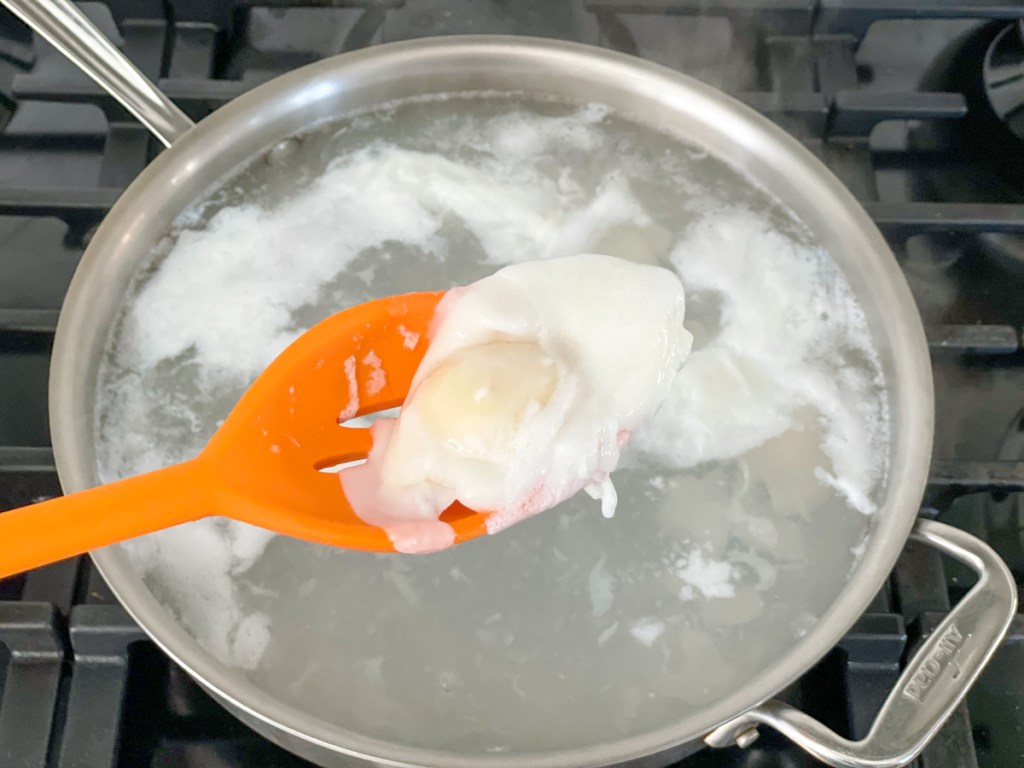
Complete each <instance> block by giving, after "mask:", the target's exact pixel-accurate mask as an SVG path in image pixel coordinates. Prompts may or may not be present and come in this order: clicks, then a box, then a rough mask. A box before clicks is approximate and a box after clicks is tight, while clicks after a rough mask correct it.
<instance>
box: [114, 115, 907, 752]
mask: <svg viewBox="0 0 1024 768" xmlns="http://www.w3.org/2000/svg"><path fill="white" fill-rule="evenodd" d="M586 251H589V252H599V253H607V254H611V255H616V256H622V257H625V258H630V259H634V260H637V261H643V262H649V263H654V264H661V265H665V266H670V267H672V268H674V269H675V270H676V271H677V272H678V273H679V275H680V276H681V278H682V279H683V282H684V285H685V286H686V288H687V292H688V305H689V306H688V310H687V314H688V317H687V325H688V327H690V329H691V330H692V331H693V333H694V335H695V337H696V344H695V352H694V353H693V355H692V356H691V358H690V360H689V362H688V363H687V365H686V366H685V368H684V370H683V373H682V374H681V376H680V378H679V380H678V381H677V383H676V385H675V388H674V390H673V393H672V395H671V396H670V398H669V400H668V402H667V403H666V405H665V407H664V408H662V410H661V411H659V413H658V414H657V415H656V417H655V418H654V420H653V421H652V422H651V423H649V424H648V425H647V426H646V427H645V428H643V429H642V430H640V431H639V432H637V433H636V434H635V435H634V439H633V441H632V443H631V446H630V453H629V454H628V455H627V456H626V457H625V460H624V465H623V467H622V468H621V469H620V470H619V471H618V472H616V475H615V482H616V485H617V487H618V488H619V495H620V506H619V512H618V514H617V515H616V517H615V518H614V519H612V520H606V519H604V518H602V517H601V515H600V513H599V510H598V508H597V506H596V505H595V503H594V502H592V501H591V500H589V499H587V498H586V497H583V496H580V497H577V498H575V499H573V500H571V501H570V502H568V503H565V504H563V505H561V506H560V507H558V508H557V509H555V510H554V511H551V512H549V513H546V514H544V515H541V516H539V517H537V518H535V519H532V520H529V521H527V522H525V523H523V524H521V525H519V526H516V527H514V528H512V529H510V530H508V531H506V532H505V533H502V534H501V535H499V536H495V537H490V538H486V539H484V540H478V541H475V542H472V543H470V544H467V545H464V546H460V547H458V548H456V549H454V550H451V551H448V552H443V553H440V554H436V555H430V556H424V557H408V556H378V555H371V554H361V553H351V552H343V551H332V550H328V549H324V548H319V547H315V546H311V545H307V544H304V543H300V542H296V541H292V540H288V539H285V538H282V537H276V538H273V537H271V536H270V535H269V534H266V533H264V532H262V531H259V530H256V529H252V528H249V527H246V526H243V525H239V524H234V523H228V522H225V521H222V520H216V519H212V520H206V521H202V522H199V523H195V524H192V525H188V526H183V527H180V528H178V529H175V530H172V531H168V532H165V533H162V534H159V535H155V536H151V537H148V538H145V539H141V540H138V541H134V542H131V543H130V544H128V545H126V547H127V549H128V551H129V554H130V555H131V557H132V560H133V562H134V563H135V564H136V567H137V568H138V570H139V571H140V572H141V573H142V574H144V576H145V579H146V582H147V584H148V585H149V586H150V588H151V589H152V590H153V592H154V594H155V595H156V596H157V597H158V599H159V600H160V601H161V602H163V603H164V604H165V605H166V606H167V607H168V609H169V610H170V611H171V612H172V613H173V614H174V615H175V616H177V617H178V619H179V620H180V621H181V623H182V624H183V625H184V626H185V627H186V628H187V629H188V630H189V631H190V632H191V633H192V634H193V635H194V636H195V637H196V638H197V640H198V641H199V642H200V643H201V644H202V645H203V646H204V647H206V648H207V649H208V650H209V651H211V652H212V653H213V654H215V655H216V656H217V657H219V658H220V659H222V660H223V661H225V662H226V663H228V664H231V665H233V666H236V667H240V668H242V669H243V670H245V673H246V674H247V675H248V676H249V677H250V678H251V679H252V680H253V681H254V682H255V683H257V684H258V685H260V686H262V687H264V688H265V689H266V690H267V691H270V692H271V693H273V694H274V695H275V696H277V697H278V698H280V699H281V700H283V701H285V702H288V703H290V704H293V705H294V706H296V707H299V708H301V709H302V710H305V711H307V712H309V713H312V714H314V715H316V716H318V717H320V718H322V719H324V720H327V721H329V722H333V723H337V724H340V725H342V726H344V727H346V728H348V729H351V730H354V731H357V732H361V733H363V734H366V735H369V736H373V737H376V738H379V739H384V740H388V741H394V742H399V743H403V744H407V745H414V746H424V747H432V748H443V749H449V750H460V751H466V752H470V753H474V754H480V753H483V752H503V751H507V752H513V753H515V752H530V751H536V750H546V749H556V748H569V747H574V746H580V745H586V744H591V743H595V742H602V741H607V740H609V739H614V738H617V737H621V736H626V735H632V734H637V733H641V732H644V731H648V730H650V729H652V728H654V727H657V726H663V725H666V724H668V723H671V722H672V721H674V720H677V719H679V718H680V717H682V716H685V715H687V714H689V713H692V712H694V711H696V710H698V709H699V708H702V707H705V706H706V705H708V704H709V703H710V702H713V701H715V700H717V699H719V698H720V697H722V696H723V695H724V694H726V693H727V692H730V691H732V690H734V689H735V688H736V687H737V686H739V685H742V684H743V683H744V682H745V681H747V680H749V679H750V677H751V676H752V675H753V674H755V673H756V672H757V671H758V670H760V669H763V668H764V667H765V666H767V665H770V664H772V663H773V661H774V660H776V659H778V658H779V657H780V656H781V655H782V654H783V653H784V652H785V651H787V650H788V649H789V648H790V647H791V646H792V645H793V643H794V640H795V639H796V638H798V637H800V636H801V635H802V634H803V633H805V632H806V631H807V630H808V629H809V628H810V627H811V626H812V625H813V623H814V622H815V620H816V617H817V616H818V615H819V614H820V612H822V611H823V610H824V609H825V608H826V607H827V606H828V605H829V604H830V602H831V601H832V600H833V599H834V598H835V596H836V594H837V593H838V592H839V590H840V589H841V587H842V586H843V584H844V583H845V581H846V579H847V576H848V573H849V571H850V569H851V567H852V565H853V564H854V558H855V550H857V545H858V544H859V543H860V542H861V540H862V538H863V536H864V534H865V531H866V530H867V526H868V524H869V521H870V517H869V514H870V513H871V511H872V510H873V508H874V504H875V503H876V502H877V500H878V498H879V496H880V493H881V486H882V485H883V484H884V480H885V477H884V475H885V469H886V461H887V459H886V456H887V447H888V434H887V418H888V417H887V406H886V401H885V393H884V388H883V382H882V378H881V374H880V370H879V366H878V362H877V357H876V355H875V353H874V351H873V349H872V346H871V341H870V338H869V336H868V334H867V331H866V329H865V324H864V319H863V317H862V314H861V312H860V310H859V308H858V306H857V304H856V303H855V301H854V300H853V298H852V295H851V294H850V291H849V289H848V287H847V285H846V283H845V281H844V279H843V278H842V276H841V275H840V273H839V272H838V270H837V269H836V267H835V266H834V265H833V263H832V262H831V261H830V259H829V258H828V256H827V254H825V253H823V252H822V251H821V250H820V249H819V248H818V247H817V246H816V245H815V243H814V242H813V241H812V240H811V239H810V236H809V235H808V234H807V232H806V231H805V230H804V228H803V227H802V226H801V225H800V223H799V222H797V221H795V220H794V219H793V218H792V217H791V216H790V215H788V213H787V211H786V210H784V209H783V208H782V207H781V206H780V205H779V204H778V203H776V202H775V201H774V200H772V199H771V198H770V197H769V196H768V195H766V194H765V193H763V192H761V191H759V190H758V189H757V188H755V187H754V186H753V185H752V184H751V183H749V182H748V181H746V180H744V179H743V178H742V177H741V176H739V175H738V174H737V173H735V172H734V171H732V170H730V169H729V168H728V167H727V166H726V165H724V164H723V163H722V162H721V161H719V160H717V159H715V158H713V157H711V156H709V155H707V154H706V153H705V152H703V151H701V150H700V149H698V148H695V147H690V146H685V145H682V144H680V143H679V142H678V141H677V140H675V139H671V138H669V137H666V136H663V135H661V134H659V133H657V132H655V131H653V130H650V129H648V128H645V127H642V126H639V125H636V124H634V123H631V122H627V121H626V120H624V119H622V118H620V117H617V116H615V115H612V114H608V113H607V111H606V110H604V109H603V108H601V107H598V106H587V107H582V108H580V107H576V106H568V105H561V104H554V103H544V102H524V101H511V100H506V99H498V98H473V97H468V96H467V97H449V98H446V99H433V100H423V101H418V102H407V103H403V104H400V105H397V106H392V107H389V108H388V109H386V110H381V111H377V112H373V113H367V114H364V115H361V116H358V117H355V118H352V119H348V120H345V121H342V122H338V123H334V124H331V125H329V126H326V127H322V128H320V129H318V130H316V131H315V132H312V133H310V134H309V135H305V136H301V137H298V138H296V139H290V140H288V141H286V142H283V143H282V144H280V145H278V146H277V147H276V148H275V149H274V150H273V151H272V152H270V153H269V154H268V155H267V156H266V157H265V158H261V159H260V160H258V161H256V162H255V163H253V164H252V165H251V167H249V168H248V169H246V170H245V171H243V172H241V173H240V174H239V175H238V176H237V178H235V179H234V180H233V182H232V183H231V184H230V185H228V186H227V187H225V188H224V189H222V190H221V191H219V192H218V193H217V194H215V195H213V197H211V198H210V199H209V200H208V201H207V202H206V203H205V204H204V205H202V206H200V207H198V208H196V209H194V210H192V211H189V212H188V213H187V214H186V215H185V216H183V217H182V219H181V221H180V226H179V230H178V231H177V233H176V234H175V236H174V237H172V238H169V240H168V243H167V247H166V248H165V249H164V250H163V252H162V253H160V254H157V255H156V256H155V260H154V267H153V268H152V269H150V270H148V271H147V272H146V274H145V275H140V278H139V280H138V281H137V285H136V286H135V288H134V290H133V294H132V296H131V298H130V299H129V300H128V301H127V302H126V303H125V305H124V309H123V313H122V316H121V320H120V322H119V323H118V325H117V327H116V329H115V331H114V332H113V334H112V336H111V339H110V343H109V348H108V354H107V357H106V360H105V364H104V367H103V370H102V372H101V374H100V379H101V381H100V387H99V392H100V396H99V400H98V403H97V409H96V419H97V430H98V435H99V437H98V449H99V453H98V455H99V465H100V467H99V468H100V473H101V476H102V478H103V479H105V480H110V479H113V478H115V477H120V476H124V475H130V474H132V473H135V472H139V471H143V470H149V469H153V468H156V467H159V466H161V465H164V464H167V463H169V462H172V461H177V460H182V459H185V458H188V457H190V456H192V455H194V454H195V453H197V452H198V451H199V450H200V448H201V447H202V446H203V444H204V443H205V441H206V440H207V439H208V438H209V437H210V435H211V434H212V432H213V431H214V429H215V428H216V426H217V424H218V421H219V420H220V419H222V418H223V417H224V416H225V415H226V414H227V413H228V411H229V410H230V407H231V405H232V404H233V403H234V401H235V400H236V398H237V397H238V396H239V395H240V393H241V392H242V391H243V389H244V388H245V386H246V385H247V384H248V383H249V382H250V381H251V380H252V379H253V378H254V377H255V376H256V375H257V373H258V372H259V370H260V369H261V368H262V366H264V365H265V364H267V363H268V362H269V361H270V360H271V359H272V358H273V357H274V355H275V354H276V353H277V352H279V351H280V350H281V349H282V347H284V346H285V345H286V344H287V343H288V342H289V341H290V340H291V339H292V338H294V337H295V336H296V335H297V334H299V333H300V332H301V331H302V330H304V329H305V328H307V327H309V326H310V325H311V324H312V323H314V322H315V321H317V320H318V319H320V318H322V317H324V316H326V315H328V314H330V313H332V312H334V311H336V310H338V309H341V308H343V307H347V306H350V305H352V304H354V303H357V302H361V301H365V300H367V299H371V298H375V297H378V296H382V295H387V294H394V293H400V292H404V291H412V290H424V289H438V288H446V287H449V286H451V285H454V284H464V283H468V282H470V281H473V280H476V279H478V278H481V277H483V276H484V275H487V274H489V273H490V272H492V271H493V270H494V269H496V268H497V267H498V266H499V265H502V264H506V263H510V262H514V261H520V260H526V259H537V258H544V257H549V256H554V255H560V254H569V253H576V252H586ZM339 396H340V393H339Z"/></svg>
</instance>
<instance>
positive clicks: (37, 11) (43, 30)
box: [0, 0, 193, 147]
mask: <svg viewBox="0 0 1024 768" xmlns="http://www.w3.org/2000/svg"><path fill="white" fill-rule="evenodd" d="M0 2H3V4H4V5H6V6H7V8H8V9H10V11H11V12H12V13H13V14H14V15H15V16H17V17H18V18H19V19H21V20H22V21H23V22H25V23H26V24H27V25H28V26H29V27H31V28H32V30H33V31H34V32H35V33H36V34H38V35H40V36H41V37H43V38H45V39H46V40H47V41H48V42H49V43H50V44H51V45H53V46H54V47H55V48H56V49H57V50H58V51H60V52H61V53H63V54H64V55H65V56H67V57H68V58H69V59H71V61H72V62H74V63H75V65H76V66H77V67H78V68H79V69H80V70H82V71H83V72H84V73H85V74H87V75H88V76H89V77H91V78H92V79H93V80H95V81H96V82H97V83H98V84H99V86H100V87H101V88H103V90H105V91H106V92H107V93H109V94H110V95H111V96H113V97H114V98H115V99H117V101H119V102H120V103H121V105H122V106H124V108H125V109H127V110H128V111H129V112H131V113H132V114H133V115H135V117H137V118H138V119H139V121H140V122H141V123H142V124H143V125H145V126H146V128H148V129H149V131H150V132H151V133H152V134H153V135H154V136H156V138H158V139H159V140H160V141H161V142H163V144H164V145H165V146H168V147H169V146H171V144H172V143H173V142H174V141H176V140H177V139H178V137H179V136H181V135H182V134H183V133H185V131H187V130H188V129H189V128H191V127H192V125H193V122H192V120H190V119H189V117H188V115H186V114H185V113H184V112H182V111H181V110H180V109H178V107H177V106H175V104H174V102H172V101H171V100H170V99H169V98H167V97H166V96H165V95H164V94H163V93H162V92H161V91H160V90H159V89H158V88H157V87H156V86H155V85H153V83H151V82H150V81H149V79H148V78H147V77H146V76H145V75H144V74H142V73H141V72H140V71H139V70H138V69H137V68H136V67H135V65H134V64H132V63H131V62H130V61H129V60H128V58H127V57H126V56H125V55H124V54H123V53H121V52H120V51H119V50H118V49H117V48H116V47H115V46H114V45H113V44H112V43H111V42H110V41H109V40H108V39H107V38H106V37H104V36H103V33H102V32H100V31H99V30H98V29H96V27H95V26H94V25H93V23H92V22H91V21H89V19H88V18H87V17H86V16H85V14H84V13H82V12H81V11H80V10H78V8H77V7H75V4H74V3H73V2H71V0H0Z"/></svg>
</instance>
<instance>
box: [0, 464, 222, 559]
mask: <svg viewBox="0 0 1024 768" xmlns="http://www.w3.org/2000/svg"><path fill="white" fill-rule="evenodd" d="M211 511H212V494H211V493H210V490H209V485H208V483H207V482H206V478H205V473H203V472H202V471H201V470H200V468H199V465H198V462H197V460H195V459H193V460H192V461H187V462H184V463H183V464H175V465H174V466H171V467H167V468H166V469H158V470H157V471H155V472H148V473H146V474H142V475H137V476H136V477H130V478H128V479H126V480H119V481H117V482H114V483H109V484H107V485H100V486H97V487H95V488H91V489H89V490H87V491H81V492H79V493H74V494H71V495H69V496H61V497H58V498H56V499H51V500H49V501H43V502H40V503H38V504H32V505H30V506H27V507H20V508H18V509H11V510H8V511H7V512H3V513H0V578H4V577H6V576H11V575H13V574H16V573H21V572H22V571H27V570H29V569H32V568H38V567H39V566H42V565H47V564H49V563H53V562H56V561H58V560H63V559H65V558H67V557H73V556H75V555H80V554H82V553H83V552H88V551H90V550H93V549H98V548H100V547H105V546H107V545H108V544H115V543H117V542H119V541H124V540H125V539H130V538H133V537H135V536H141V535H142V534H145V533H152V532H154V531H159V530H162V529H164V528H170V527H171V526H173V525H178V524H180V523H186V522H189V521H192V520H198V519H199V518H201V517H205V516H207V515H208V514H210V512H211Z"/></svg>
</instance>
